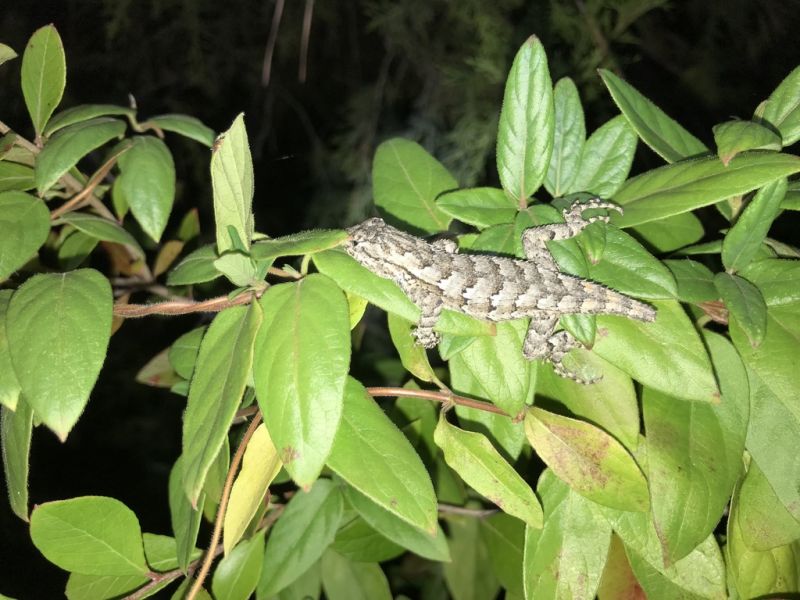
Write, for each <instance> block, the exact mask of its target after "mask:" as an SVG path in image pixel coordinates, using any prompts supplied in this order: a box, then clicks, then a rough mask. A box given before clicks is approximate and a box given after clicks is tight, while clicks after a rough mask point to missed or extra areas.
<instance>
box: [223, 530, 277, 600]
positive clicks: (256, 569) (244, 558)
mask: <svg viewBox="0 0 800 600" xmlns="http://www.w3.org/2000/svg"><path fill="white" fill-rule="evenodd" d="M263 560H264V530H263V529H262V530H261V531H260V532H258V533H256V534H255V535H254V536H253V537H251V538H250V539H249V540H245V541H244V542H242V543H241V544H239V545H238V546H236V548H234V549H233V551H232V552H230V553H229V554H226V555H225V556H223V557H222V560H220V561H219V564H218V565H217V568H216V569H214V577H213V579H212V580H211V591H212V592H213V594H214V597H215V598H225V599H226V600H248V598H250V596H251V594H252V593H253V592H254V591H255V589H256V585H258V579H259V575H260V574H261V563H262V561H263Z"/></svg>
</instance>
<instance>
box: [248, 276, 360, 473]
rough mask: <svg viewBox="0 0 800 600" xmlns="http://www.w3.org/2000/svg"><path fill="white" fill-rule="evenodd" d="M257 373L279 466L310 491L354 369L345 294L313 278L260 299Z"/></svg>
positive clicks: (328, 449) (260, 400) (321, 278)
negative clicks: (351, 361) (261, 317)
mask: <svg viewBox="0 0 800 600" xmlns="http://www.w3.org/2000/svg"><path fill="white" fill-rule="evenodd" d="M260 303H261V306H262V307H263V309H264V324H263V326H262V327H261V330H260V332H259V334H258V337H257V338H256V344H255V361H254V363H253V376H254V380H255V388H256V394H257V396H258V404H259V406H260V407H261V411H262V412H263V414H264V422H265V423H266V425H267V429H269V434H270V437H271V438H272V441H273V442H274V443H275V447H276V448H277V449H278V452H279V455H280V458H281V462H282V463H283V464H284V466H285V467H286V470H287V471H288V472H289V474H290V475H291V476H292V479H294V481H295V482H297V484H298V485H300V486H303V487H307V486H309V485H311V483H313V482H314V480H315V479H316V478H317V477H318V476H319V474H320V472H321V471H322V467H323V466H324V464H325V461H326V460H327V459H328V455H329V454H330V452H331V447H332V446H333V442H334V437H335V435H336V430H337V429H338V427H339V420H340V418H341V414H342V404H343V397H344V389H345V381H346V378H347V371H348V367H349V365H350V316H349V308H348V305H347V300H346V299H345V296H344V293H342V290H341V289H339V288H338V287H337V286H336V284H334V283H333V282H332V281H331V280H330V279H328V278H327V277H325V276H324V275H320V274H313V275H309V276H307V277H305V278H304V279H302V280H300V281H297V282H295V283H286V284H282V285H276V286H273V287H271V288H270V289H268V290H267V292H266V293H265V294H264V295H263V296H262V297H261V300H260Z"/></svg>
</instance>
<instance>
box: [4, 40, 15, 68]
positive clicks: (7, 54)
mask: <svg viewBox="0 0 800 600" xmlns="http://www.w3.org/2000/svg"><path fill="white" fill-rule="evenodd" d="M16 57H17V53H16V52H14V49H13V48H11V47H10V46H6V45H5V44H0V65H2V64H3V63H4V62H8V61H9V60H12V59H14V58H16Z"/></svg>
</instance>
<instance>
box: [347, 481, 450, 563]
mask: <svg viewBox="0 0 800 600" xmlns="http://www.w3.org/2000/svg"><path fill="white" fill-rule="evenodd" d="M345 497H346V498H347V500H348V502H349V503H350V505H351V506H352V507H353V508H354V509H355V510H356V512H358V514H359V515H360V516H361V518H363V519H364V521H366V523H367V524H368V525H369V526H370V527H372V528H373V529H374V530H375V531H377V532H378V533H380V534H381V535H383V536H385V537H386V538H387V539H389V540H391V541H393V542H394V543H396V544H399V545H400V546H402V547H403V548H407V549H408V550H411V551H412V552H414V553H415V554H418V555H419V556H422V557H424V558H428V559H430V560H435V561H444V562H447V561H449V560H450V553H449V551H448V549H447V538H445V535H444V532H443V531H442V528H441V527H440V526H439V524H438V523H436V522H435V523H434V525H433V527H432V529H431V530H430V531H424V530H422V529H419V528H417V527H415V526H413V525H411V524H409V522H408V521H406V520H404V519H401V518H400V517H398V516H397V515H396V514H395V513H393V512H390V511H388V510H386V509H385V508H382V507H381V506H379V505H378V504H376V503H375V502H373V501H372V500H370V499H369V498H368V497H367V496H365V495H363V494H362V493H361V492H358V491H356V489H355V488H352V487H348V488H346V489H345ZM431 531H432V532H433V533H431Z"/></svg>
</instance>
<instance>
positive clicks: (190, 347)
mask: <svg viewBox="0 0 800 600" xmlns="http://www.w3.org/2000/svg"><path fill="white" fill-rule="evenodd" d="M205 332H206V328H205V327H197V328H196V329H192V330H191V331H188V332H186V333H184V334H183V335H182V336H181V337H179V338H178V339H177V340H175V341H174V342H173V343H172V346H170V347H169V364H171V365H172V368H173V369H175V372H176V373H177V374H178V375H180V376H181V377H183V378H184V379H191V378H192V373H193V372H194V365H195V363H196V362H197V353H198V352H199V351H200V341H201V340H202V339H203V335H205Z"/></svg>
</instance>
